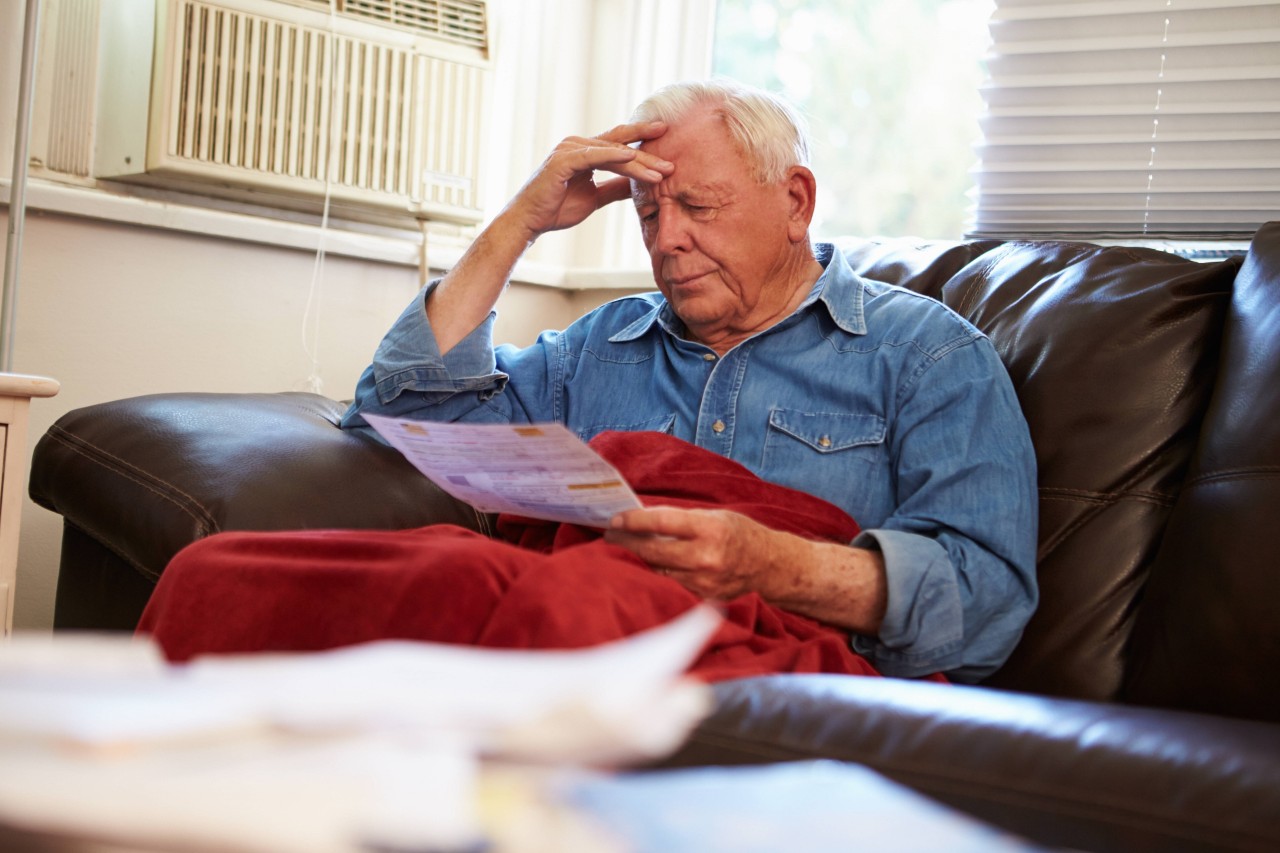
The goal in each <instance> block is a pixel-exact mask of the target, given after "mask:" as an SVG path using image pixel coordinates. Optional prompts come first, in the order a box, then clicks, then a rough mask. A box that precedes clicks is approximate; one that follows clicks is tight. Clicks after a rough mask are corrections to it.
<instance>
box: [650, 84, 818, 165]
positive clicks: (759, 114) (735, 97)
mask: <svg viewBox="0 0 1280 853" xmlns="http://www.w3.org/2000/svg"><path fill="white" fill-rule="evenodd" d="M704 104H717V105H719V109H718V110H717V112H718V114H719V115H720V117H721V118H722V119H723V120H724V124H725V128H726V129H727V130H728V131H729V136H730V138H732V139H733V141H734V142H735V143H737V145H738V146H739V148H740V149H741V151H742V154H743V155H744V156H745V157H746V158H747V160H748V161H749V162H750V163H751V164H752V166H753V171H754V172H755V177H756V179H757V180H759V181H760V182H761V183H775V182H777V181H781V180H782V179H783V178H785V177H786V175H787V170H788V169H790V168H791V167H792V166H806V167H807V166H808V165H809V134H808V129H807V127H806V124H805V121H804V118H803V117H802V116H801V115H800V113H799V112H798V111H797V110H796V109H795V108H794V107H793V106H791V105H790V104H788V103H787V102H786V101H785V100H783V99H782V98H781V97H779V96H777V95H775V94H773V93H772V92H767V91H765V90H763V89H757V88H754V87H751V86H747V85H744V84H742V83H737V82H735V81H732V80H724V79H716V80H695V81H686V82H682V83H672V84H671V85H669V86H664V87H662V88H661V89H659V90H658V91H656V92H654V93H653V94H652V95H650V96H649V97H647V98H645V99H644V101H642V102H641V103H640V105H639V106H638V107H636V109H635V112H634V113H632V116H631V120H632V121H633V122H642V121H664V122H666V123H668V124H674V123H676V122H678V121H679V120H680V119H682V118H684V117H685V116H686V115H687V114H688V113H689V112H690V111H691V110H693V109H694V108H696V107H698V106H702V105H704Z"/></svg>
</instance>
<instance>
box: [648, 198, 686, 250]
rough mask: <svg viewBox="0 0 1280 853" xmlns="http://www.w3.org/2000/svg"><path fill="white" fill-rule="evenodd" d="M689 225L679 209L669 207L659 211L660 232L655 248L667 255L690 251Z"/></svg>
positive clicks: (657, 235) (656, 238)
mask: <svg viewBox="0 0 1280 853" xmlns="http://www.w3.org/2000/svg"><path fill="white" fill-rule="evenodd" d="M687 224H688V223H686V222H685V217H684V216H682V215H681V213H680V211H679V209H677V208H672V207H668V208H665V209H663V210H659V211H658V231H657V233H656V234H655V235H654V238H653V244H654V248H656V249H657V250H658V251H659V252H662V253H663V254H667V255H670V254H673V253H675V252H681V251H687V250H688V249H689V229H688V228H687V227H686V226H687Z"/></svg>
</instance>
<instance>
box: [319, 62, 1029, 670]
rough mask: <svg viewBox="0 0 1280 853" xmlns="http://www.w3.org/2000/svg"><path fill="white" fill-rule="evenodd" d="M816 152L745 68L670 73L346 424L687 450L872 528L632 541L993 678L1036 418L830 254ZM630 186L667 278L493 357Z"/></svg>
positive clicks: (1022, 530) (993, 365) (686, 524)
mask: <svg viewBox="0 0 1280 853" xmlns="http://www.w3.org/2000/svg"><path fill="white" fill-rule="evenodd" d="M807 147H808V144H807V141H806V139H805V135H804V132H803V130H802V127H801V123H800V121H799V120H798V119H797V117H796V116H795V115H794V113H793V111H792V110H791V109H790V108H789V107H788V106H787V105H786V104H785V103H783V102H781V101H780V100H779V99H777V98H775V97H773V96H771V95H769V94H768V93H765V92H761V91H757V90H753V89H749V88H746V87H742V86H738V85H736V84H730V83H721V82H712V83H687V84H678V85H675V86H671V87H668V88H666V89H663V90H660V91H659V92H657V93H656V94H654V95H653V96H651V97H650V98H649V99H647V100H646V101H645V102H644V103H643V104H641V105H640V107H639V108H638V109H637V111H636V113H635V115H634V116H633V118H632V121H631V122H630V123H628V124H624V125H621V126H619V127H616V128H614V129H612V130H610V131H608V132H606V133H603V134H601V135H600V136H597V137H590V138H580V137H572V138H569V139H566V140H565V141H564V142H562V143H561V144H560V145H559V146H557V147H556V149H555V150H554V151H553V152H552V154H551V155H550V157H549V158H548V159H547V160H546V161H545V163H544V164H543V165H542V167H541V168H540V169H539V170H538V171H537V172H536V174H534V175H533V177H532V178H531V179H530V180H529V181H528V183H527V184H526V185H525V186H524V187H523V188H522V189H521V190H520V191H519V192H518V193H517V195H516V196H515V197H514V198H513V199H512V201H511V202H510V203H509V204H508V205H507V207H506V208H505V209H504V210H503V211H502V212H501V213H500V214H499V215H498V216H497V217H496V218H495V219H494V220H493V221H492V223H491V224H490V225H489V226H488V227H487V228H486V229H485V230H484V231H483V233H482V234H481V235H480V236H479V237H478V238H477V240H476V241H475V242H474V244H473V245H472V246H471V248H470V249H469V250H468V252H467V253H466V254H465V255H464V257H463V258H462V259H461V261H460V262H459V263H458V264H457V266H455V267H454V268H453V269H452V270H451V271H450V272H449V273H448V274H447V275H446V276H445V277H444V278H443V279H442V280H440V281H439V282H436V283H432V284H429V285H428V286H427V287H426V289H425V291H424V294H422V295H420V296H419V297H418V298H415V300H414V301H413V303H412V304H411V305H410V306H409V308H408V309H407V310H406V311H405V313H404V314H403V315H402V316H401V318H400V319H399V320H398V321H397V322H396V323H395V324H394V326H393V327H392V329H391V330H390V331H389V333H388V334H387V336H386V338H385V339H384V340H383V342H382V344H381V346H380V347H379V348H378V350H377V353H376V355H375V358H374V362H373V364H372V365H371V366H370V367H369V368H368V370H367V371H366V372H365V374H364V376H363V377H362V378H361V380H360V382H359V385H358V387H357V391H356V397H355V401H354V403H353V404H352V407H351V409H350V411H349V412H348V413H347V415H346V416H345V418H344V421H343V426H344V427H348V428H361V427H365V428H367V426H366V424H365V422H364V420H363V418H362V415H363V414H364V413H376V414H384V415H393V416H397V417H410V418H421V419H426V420H439V421H474V422H540V421H559V422H562V423H564V424H566V425H567V426H568V427H569V428H570V429H572V430H574V431H576V432H577V433H578V434H579V435H580V436H582V437H583V438H584V439H590V438H592V437H593V436H595V435H597V434H599V433H601V432H604V431H608V430H624V431H658V432H665V433H669V434H672V435H674V436H676V437H679V438H682V439H685V440H687V441H688V442H692V443H694V444H697V445H698V446H700V447H702V448H706V449H708V450H711V451H714V452H715V453H717V454H720V455H722V456H724V457H728V458H729V459H732V460H735V461H737V462H739V463H741V464H742V465H744V466H746V467H747V468H749V469H750V470H751V471H753V472H755V473H756V474H758V475H760V476H761V477H762V478H764V479H765V480H768V481H771V482H774V483H778V484H781V485H784V486H789V487H792V488H795V489H800V490H803V491H805V492H808V493H810V494H812V495H815V496H817V497H820V498H823V499H825V500H826V501H829V502H831V503H833V504H835V505H837V506H839V507H841V508H843V509H844V510H846V511H847V512H848V513H849V514H850V515H852V517H853V518H854V519H856V520H857V522H858V523H859V525H861V528H862V532H861V533H860V534H859V535H858V536H857V538H855V539H854V540H853V541H852V542H851V543H847V544H846V543H831V542H816V541H813V540H811V539H808V538H805V537H802V536H797V535H795V534H794V533H788V532H781V531H778V530H774V529H771V528H769V527H766V526H764V525H762V524H760V523H759V522H757V521H753V520H751V519H750V518H747V517H746V516H745V515H742V514H739V513H735V512H731V511H724V510H718V509H690V508H675V507H661V506H657V507H648V508H646V509H642V510H634V511H631V512H627V513H624V514H621V515H619V516H617V517H615V518H614V519H613V520H612V522H611V524H610V528H609V530H608V532H607V538H608V540H609V541H611V542H613V543H616V544H618V545H621V546H623V547H624V548H626V549H628V550H630V551H631V552H633V553H634V554H635V555H637V556H639V557H640V558H641V559H643V560H644V561H645V562H646V563H647V564H648V565H650V566H652V567H654V568H655V569H657V570H659V571H660V572H662V573H664V574H667V575H669V576H670V577H672V578H674V579H676V580H677V581H679V583H680V584H682V585H684V586H685V587H686V588H687V589H689V590H691V591H693V592H694V593H696V594H698V595H699V596H701V597H703V598H714V599H729V598H732V597H734V596H736V595H739V594H742V593H747V592H755V593H758V594H759V595H760V597H762V598H763V599H764V600H765V601H767V602H769V603H771V604H773V605H776V606H777V607H779V608H782V609H784V610H786V611H788V612H792V613H798V614H802V615H805V616H808V617H812V618H813V619H815V620H819V621H820V622H822V623H825V624H829V625H835V626H839V627H841V628H843V629H846V630H847V631H849V632H850V634H851V636H852V643H853V646H854V648H855V649H856V650H857V651H858V652H859V653H860V654H861V655H863V656H864V657H865V658H867V659H868V660H870V661H871V662H872V663H873V664H874V665H875V667H876V668H877V669H878V670H879V671H880V672H882V673H884V674H887V675H899V676H908V677H916V676H923V675H926V674H931V673H937V672H945V673H947V674H948V675H949V676H950V677H952V678H955V679H958V680H976V679H978V678H981V677H982V676H984V675H986V674H988V673H990V672H992V671H993V670H994V669H996V668H997V667H998V666H999V665H1000V664H1001V663H1002V662H1003V661H1004V660H1005V659H1006V657H1007V656H1008V654H1009V652H1010V651H1011V650H1012V648H1013V646H1014V644H1015V643H1016V642H1017V640H1018V638H1019V636H1020V634H1021V631H1022V628H1023V626H1024V624H1025V623H1026V620H1027V618H1028V617H1029V615H1030V613H1031V612H1032V610H1033V609H1034V606H1035V603H1036V584H1035V578H1034V543H1035V532H1036V511H1035V472H1034V458H1033V455H1032V450H1031V445H1030V440H1029V437H1028V434H1027V428H1026V425H1025V422H1024V420H1023V418H1022V415H1021V412H1020V410H1019V407H1018V404H1017V400H1016V399H1015V397H1014V393H1013V390H1012V386H1011V383H1010V382H1009V379H1008V377H1007V375H1006V374H1005V372H1004V370H1003V367H1002V365H1001V363H1000V361H999V359H998V357H997V356H996V354H995V352H994V350H993V348H992V347H991V345H990V343H989V342H988V341H987V340H986V339H985V338H984V337H983V336H982V335H981V334H980V333H979V332H978V331H976V330H975V329H974V328H973V327H972V326H970V325H968V324H967V323H966V322H965V321H963V320H962V319H961V318H959V317H958V316H956V315H955V314H953V313H951V312H950V311H949V310H948V309H946V308H945V307H944V306H942V305H940V304H938V303H936V302H934V301H931V300H929V299H927V298H925V297H922V296H919V295H916V294H913V293H911V292H908V291H905V290H901V289H898V288H895V287H891V286H888V285H885V284H881V283H878V282H873V281H868V280H864V279H861V278H859V277H858V276H856V275H854V274H853V273H852V271H851V270H850V268H849V266H848V264H847V262H846V261H845V259H844V258H843V256H842V255H841V254H840V253H839V252H837V251H835V250H834V249H833V247H832V246H830V245H817V246H815V245H813V244H812V243H811V241H810V238H809V223H810V220H811V218H812V216H813V211H814V200H815V196H816V182H815V179H814V176H813V173H812V172H811V171H810V170H809V168H808V167H807V165H806V163H807V157H808V151H807ZM598 178H599V179H598ZM628 198H630V199H631V201H632V202H633V203H634V205H635V209H636V213H637V214H638V216H639V222H640V231H641V235H642V237H643V239H644V244H645V246H646V248H647V249H648V252H649V256H650V259H651V263H652V268H653V276H654V282H655V284H656V285H657V288H658V291H659V293H657V294H647V295H641V296H635V297H626V298H622V299H619V300H616V301H613V302H611V303H609V304H606V305H604V306H603V307H601V308H599V309H597V310H596V311H594V312H592V313H590V314H588V315H587V316H585V317H583V318H582V319H580V320H578V321H577V322H575V323H573V324H572V325H571V326H570V327H569V328H567V329H565V330H564V331H563V332H547V333H544V334H543V335H542V336H541V337H540V338H539V340H538V341H537V342H536V343H535V344H534V345H533V346H531V347H528V348H524V349H517V348H514V347H511V346H500V347H497V348H495V347H494V345H493V343H492V334H491V332H492V321H493V317H494V305H495V303H496V301H497V299H498V297H499V296H500V295H501V293H502V291H503V289H504V288H505V286H506V284H507V282H508V280H509V278H510V276H511V274H512V271H513V269H514V267H515V265H516V263H517V261H518V260H519V259H520V257H521V255H522V254H523V252H524V251H525V250H526V249H527V248H528V246H529V245H530V244H531V243H532V242H533V241H534V240H536V239H537V238H538V237H539V236H541V235H542V234H545V233H547V232H549V231H553V230H557V229H564V228H571V227H573V226H575V225H577V224H579V223H580V222H582V221H583V220H584V219H585V218H586V217H587V216H589V215H590V214H591V213H592V212H594V211H595V210H597V209H599V208H601V207H603V206H604V205H607V204H611V203H613V202H617V201H622V200H624V199H628Z"/></svg>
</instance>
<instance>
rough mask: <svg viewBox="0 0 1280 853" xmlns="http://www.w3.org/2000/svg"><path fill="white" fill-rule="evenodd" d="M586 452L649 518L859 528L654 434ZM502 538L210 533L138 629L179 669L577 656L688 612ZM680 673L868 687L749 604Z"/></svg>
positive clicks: (630, 562)
mask: <svg viewBox="0 0 1280 853" xmlns="http://www.w3.org/2000/svg"><path fill="white" fill-rule="evenodd" d="M592 446H593V447H594V448H595V449H596V450H597V451H598V452H599V453H600V454H601V455H602V456H604V457H605V458H606V459H608V460H609V461H610V462H611V463H612V464H613V465H614V466H615V467H617V468H618V469H619V470H620V471H621V472H622V474H623V475H624V476H625V477H626V478H627V480H628V481H629V482H630V483H631V484H632V487H633V488H634V489H635V491H636V493H637V494H638V495H640V496H641V499H642V500H643V501H644V502H645V503H646V504H666V505H677V506H689V507H706V506H718V507H724V508H728V509H732V510H735V511H737V512H741V513H743V514H745V515H749V516H751V517H752V518H754V519H755V520H757V521H759V522H761V523H763V524H766V525H768V526H770V527H773V528H775V529H779V530H786V531H789V532H792V533H796V534H799V535H802V536H806V537H808V538H811V539H822V540H830V541H836V542H848V541H849V540H850V539H852V538H853V536H854V535H856V534H857V532H858V525H857V524H856V523H855V522H854V520H853V519H852V518H850V517H849V516H848V515H847V514H846V513H845V512H844V511H842V510H840V509H839V508H838V507H835V506H833V505H831V504H829V503H827V502H826V501H823V500H820V499H818V498H815V497H813V496H811V495H807V494H804V493H802V492H798V491H795V490H792V489H787V488H784V487H781V486H777V485H773V484H771V483H768V482H765V481H764V480H761V479H760V478H759V477H756V476H755V475H754V474H752V473H751V472H750V471H748V470H747V469H745V468H743V467H742V466H740V465H738V464H737V463H735V462H732V461H730V460H728V459H725V458H723V457H721V456H718V455H716V454H714V453H711V452H709V451H706V450H702V449H700V448H698V447H696V446H694V445H691V444H689V443H687V442H684V441H681V440H679V439H675V438H671V437H669V436H665V435H661V434H658V433H606V434H604V435H602V436H600V437H599V438H597V439H595V440H594V441H593V442H592ZM499 533H500V536H501V538H500V539H489V538H487V537H484V536H481V535H479V534H476V533H472V532H470V531H467V530H463V529H461V528H458V527H453V526H448V525H439V526H433V527H425V528H421V529H417V530H403V531H385V530H323V531H298V532H285V533H222V534H218V535H215V536H210V537H208V538H206V539H203V540H200V541H198V542H195V543H193V544H192V545H190V546H188V547H187V548H186V549H184V550H183V551H182V552H181V553H179V554H178V555H177V556H176V557H174V559H173V560H172V562H171V563H170V564H169V566H168V568H167V569H166V570H165V573H164V575H163V577H162V578H161V580H160V582H159V584H158V585H157V587H156V590H155V594H154V595H153V596H152V598H151V601H150V603H149V604H148V606H147V609H146V612H145V613H144V614H143V616H142V621H141V622H140V623H139V626H138V631H139V633H144V634H150V635H152V636H153V637H154V638H155V639H156V641H157V642H158V643H159V644H160V646H161V648H162V649H163V650H164V652H165V654H166V655H167V656H168V657H169V658H170V659H171V660H175V661H181V660H187V659H189V658H191V657H193V656H195V655H198V654H206V653H219V652H246V651H266V650H273V651H286V650H291V651H298V650H318V649H327V648H333V647H337V646H343V645H349V644H353V643H359V642H365V641H370V640H378V639H392V638H395V639H416V640H423V641H430V642H445V643H465V644H472V645H479V646H490V647H500V648H578V647H584V646H589V645H595V644H599V643H603V642H607V641H611V640H616V639H620V638H622V637H625V636H628V635H630V634H633V633H635V632H637V631H640V630H643V629H646V628H651V627H655V626H657V625H660V624H662V623H664V622H667V621H669V620H671V619H672V618H674V617H675V616H677V615H679V614H680V613H683V612H684V611H685V610H687V609H688V608H690V607H692V606H694V605H695V604H696V603H698V599H697V597H696V596H695V595H694V594H693V593H691V592H689V591H688V590H686V589H685V588H684V587H683V586H681V585H680V584H679V583H678V582H676V581H674V580H672V579H670V578H668V577H665V576H662V575H658V574H656V573H654V572H653V571H651V570H650V569H649V568H648V567H647V566H646V565H645V564H644V563H643V562H641V561H640V560H639V559H638V558H637V557H635V556H634V555H632V554H631V553H630V552H628V551H626V550H624V549H622V548H620V547H618V546H615V545H612V544H610V543H607V542H605V541H604V540H603V539H601V538H600V533H599V531H596V530H591V529H588V528H582V527H575V526H572V525H566V524H556V523H552V522H542V521H536V520H533V519H527V518H518V517H514V516H503V517H501V518H500V519H499ZM722 610H723V613H724V617H725V619H724V623H723V625H722V626H721V628H720V629H719V631H718V632H717V633H716V634H715V636H714V637H713V638H712V640H711V641H710V642H709V644H708V645H707V647H706V649H705V650H704V651H703V653H702V655H701V657H700V658H699V659H698V660H697V661H696V663H695V664H694V665H693V667H692V668H691V672H693V673H694V674H696V675H698V676H700V677H702V678H704V679H707V680H716V679H722V678H733V677H740V676H747V675H758V674H764V673H773V672H836V673H849V674H857V675H875V674H877V673H876V671H875V669H873V668H872V666H871V665H870V664H869V663H867V661H866V660H864V659H863V658H862V657H860V656H858V655H856V654H854V653H853V652H852V651H851V650H850V647H849V637H848V635H847V634H846V633H844V632H842V631H840V630H837V629H835V628H832V627H830V626H827V625H823V624H820V623H818V622H815V621H814V620H812V619H808V618H805V617H803V616H798V615H796V614H793V613H789V612H787V611H784V610H781V609H779V608H777V607H773V606H772V605H769V604H767V603H765V602H764V601H763V600H762V599H761V598H760V597H759V596H758V595H755V594H754V593H752V594H747V595H743V596H739V597H738V598H735V599H733V600H731V601H728V602H723V603H722Z"/></svg>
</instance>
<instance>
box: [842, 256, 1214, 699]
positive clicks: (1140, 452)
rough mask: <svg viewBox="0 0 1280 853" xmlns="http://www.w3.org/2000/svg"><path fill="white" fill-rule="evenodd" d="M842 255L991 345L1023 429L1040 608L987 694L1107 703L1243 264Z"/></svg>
mask: <svg viewBox="0 0 1280 853" xmlns="http://www.w3.org/2000/svg"><path fill="white" fill-rule="evenodd" d="M841 248H842V249H843V250H844V252H845V254H846V255H847V256H849V257H850V260H851V263H852V264H853V266H854V269H855V270H856V271H858V272H859V273H860V274H862V275H865V276H867V277H869V278H875V279H878V280H883V281H890V282H893V283H896V284H900V285H902V286H905V287H909V288H911V289H912V290H917V291H919V292H923V293H926V294H928V295H931V296H935V297H937V298H940V299H942V300H943V301H944V302H946V303H947V304H948V305H949V306H951V307H952V308H953V309H955V310H956V311H958V312H959V313H960V314H962V315H964V316H965V317H966V318H968V319H969V320H970V321H971V322H973V323H974V324H975V325H976V326H978V328H979V329H981V330H982V331H983V332H984V333H986V334H987V335H988V336H989V337H990V338H991V339H992V342H993V343H994V344H995V346H996V349H997V350H998V351H999V352H1000V354H1001V357H1002V358H1003V360H1004V362H1005V365H1006V366H1007V367H1008V369H1009V372H1010V375H1011V376H1012V378H1013V382H1014V385H1015V387H1016V389H1017V392H1018V396H1019V400H1020V401H1021V404H1022V407H1023V410H1024V412H1025V414H1026V416H1027V420H1028V423H1029V425H1030V428H1031V433H1032V439H1033V441H1034V443H1035V447H1036V454H1037V462H1038V465H1039V482H1040V530H1039V552H1038V563H1039V565H1038V577H1039V581H1040V587H1041V603H1040V606H1039V609H1038V610H1037V612H1036V614H1035V616H1034V617H1033V619H1032V621H1031V624H1030V625H1029V626H1028V628H1027V631H1026V633H1025V634H1024V636H1023V639H1022V641H1021V643H1020V644H1019V646H1018V648H1017V649H1016V650H1015V652H1014V654H1013V656H1012V657H1011V658H1010V660H1009V661H1008V662H1007V663H1006V664H1005V666H1004V667H1003V668H1002V669H1001V670H1000V671H999V672H997V673H996V674H995V675H994V676H993V677H992V678H991V679H989V683H991V684H993V685H998V686H1003V687H1010V688H1015V689H1022V690H1031V691H1035V692H1039V693H1047V694H1052V695H1062V696H1073V697H1080V698H1093V699H1113V698H1115V697H1116V695H1117V694H1118V692H1119V689H1120V685H1121V681H1122V679H1123V671H1124V668H1125V655H1126V644H1127V641H1128V637H1129V634H1130V631H1131V630H1132V626H1133V619H1134V615H1135V612H1136V609H1135V608H1136V606H1137V602H1138V599H1139V597H1140V595H1141V591H1142V587H1143V584H1144V582H1145V580H1146V577H1147V572H1148V569H1149V567H1150V565H1151V563H1152V561H1153V560H1154V558H1155V554H1156V551H1157V548H1158V546H1159V543H1160V540H1161V536H1162V534H1163V532H1164V529H1165V525H1166V523H1167V520H1168V515H1169V512H1170V510H1171V508H1172V506H1173V503H1174V501H1175V500H1176V498H1177V495H1178V491H1179V489H1180V487H1181V485H1182V481H1183V478H1184V476H1185V473H1186V469H1187V466H1188V463H1189V460H1190V457H1191V454H1192V452H1193V450H1194V448H1195V445H1196V440H1197V435H1198V432H1199V427H1200V422H1201V420H1202V418H1203V416H1204V412H1205V409H1206V408H1207V406H1208V401H1209V395H1210V392H1211V389H1212V384H1213V379H1214V375H1215V372H1216V369H1217V351H1218V342H1219V335H1220V330H1221V326H1222V323H1223V317H1224V315H1225V311H1226V306H1227V302H1228V299H1229V298H1230V296H1229V295H1230V289H1231V282H1232V279H1233V277H1234V274H1235V271H1236V269H1237V267H1238V266H1239V263H1238V261H1227V262H1223V263H1217V264H1201V263H1196V262H1193V261H1189V260H1186V259H1183V258H1179V257H1177V256H1174V255H1171V254H1167V253H1163V252H1157V251H1152V250H1143V249H1133V248H1125V247H1100V246H1094V245H1089V244H1080V243H1065V242H1052V241H1037V242H1034V243H1005V244H992V243H971V244H954V243H928V244H918V243H913V242H911V241H905V240H891V241H885V240H874V241H866V242H865V243H864V244H860V245H842V247H841Z"/></svg>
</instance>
